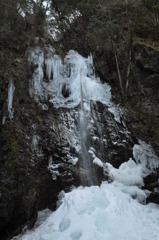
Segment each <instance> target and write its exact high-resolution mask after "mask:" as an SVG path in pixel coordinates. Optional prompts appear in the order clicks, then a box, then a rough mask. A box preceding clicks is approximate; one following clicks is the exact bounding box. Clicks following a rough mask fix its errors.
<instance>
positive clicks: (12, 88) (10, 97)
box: [8, 79, 15, 119]
mask: <svg viewBox="0 0 159 240" xmlns="http://www.w3.org/2000/svg"><path fill="white" fill-rule="evenodd" d="M14 91H15V86H14V84H13V80H12V79H10V80H9V86H8V112H9V118H10V119H12V118H13V108H12V105H13V94H14Z"/></svg>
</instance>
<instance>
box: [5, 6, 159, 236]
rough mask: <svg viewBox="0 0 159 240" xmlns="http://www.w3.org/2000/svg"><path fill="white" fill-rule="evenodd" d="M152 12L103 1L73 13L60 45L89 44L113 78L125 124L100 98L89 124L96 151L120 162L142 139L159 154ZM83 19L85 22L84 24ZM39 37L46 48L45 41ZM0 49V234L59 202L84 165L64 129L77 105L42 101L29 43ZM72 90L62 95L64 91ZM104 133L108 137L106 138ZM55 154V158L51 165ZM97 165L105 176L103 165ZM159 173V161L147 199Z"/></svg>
mask: <svg viewBox="0 0 159 240" xmlns="http://www.w3.org/2000/svg"><path fill="white" fill-rule="evenodd" d="M108 10H109V11H108ZM106 13H107V14H106ZM108 13H109V14H108ZM147 14H148V15H147ZM88 16H89V17H88ZM147 16H149V17H150V19H151V21H148V20H147ZM152 18H153V16H152V14H151V13H149V12H148V10H146V9H145V8H143V9H139V8H138V5H137V6H136V5H132V6H127V8H125V7H123V5H122V4H121V5H120V4H119V5H118V4H117V5H110V6H107V7H105V8H102V7H101V9H100V8H98V9H97V11H95V12H94V11H93V12H92V11H91V12H90V15H88V13H86V15H84V18H79V20H77V21H75V22H74V23H73V28H72V30H68V32H66V33H65V38H64V40H63V39H62V38H61V39H60V41H61V42H62V44H63V47H62V50H61V51H63V52H67V51H68V50H69V49H75V50H78V51H79V53H81V54H82V55H84V56H87V55H88V54H90V52H92V54H93V58H94V62H95V68H96V74H97V75H99V76H100V77H101V80H102V81H103V82H108V83H109V84H110V85H111V87H112V93H113V99H114V101H115V102H116V103H120V104H122V105H123V106H124V107H125V109H126V110H127V111H126V116H124V119H123V120H124V121H125V122H126V126H127V128H126V127H125V126H124V125H123V124H122V122H121V123H117V122H115V121H114V118H113V115H112V114H111V113H110V112H109V111H108V109H107V108H106V107H105V106H104V105H103V104H101V103H100V102H97V104H96V105H95V104H94V103H93V102H92V103H91V114H92V115H91V118H95V119H96V122H94V123H93V124H92V129H93V132H91V133H90V136H89V138H90V139H89V141H90V142H91V146H93V148H94V149H95V151H96V153H97V157H99V158H100V159H101V160H102V161H103V162H106V161H107V162H110V163H111V164H112V165H114V166H115V167H119V166H120V164H121V163H122V162H124V161H127V160H128V159H129V157H132V148H133V145H134V144H135V143H137V139H140V140H143V141H145V142H147V143H149V144H151V145H152V147H153V148H154V151H155V152H156V154H157V155H159V121H158V120H159V95H158V89H159V52H158V45H157V43H156V40H157V38H158V37H159V36H158V33H156V31H155V28H156V26H155V25H154V24H153V23H152ZM111 19H113V20H111ZM119 19H120V22H119ZM86 22H87V24H85V23H86ZM83 25H85V26H86V27H85V28H83V27H81V26H83ZM70 36H71V39H70ZM56 44H57V43H56ZM39 45H40V46H41V47H42V48H43V47H44V43H43V41H40V43H39ZM0 53H1V59H2V60H3V64H2V63H1V68H0V77H1V79H0V239H7V238H10V237H11V236H13V235H15V234H17V233H19V232H20V231H22V229H23V228H24V227H25V226H27V227H28V228H31V227H33V225H34V223H35V220H36V217H37V211H38V210H41V209H44V208H46V207H48V208H50V209H52V210H53V209H55V207H56V201H57V196H58V194H59V192H60V191H61V190H65V191H69V190H70V189H71V187H73V186H78V185H79V184H80V176H79V171H80V165H79V164H78V163H77V165H75V166H74V165H73V164H72V163H71V162H70V159H68V158H69V157H68V152H69V154H70V155H71V156H72V157H78V158H79V159H80V154H78V153H77V152H76V149H75V148H74V147H73V145H71V144H70V143H68V140H67V138H66V137H65V134H64V133H65V132H68V131H69V128H70V126H72V124H73V122H70V119H73V120H74V121H75V122H77V121H78V116H77V114H76V111H77V110H78V109H75V110H74V111H73V112H71V110H68V109H66V108H61V109H55V108H53V106H52V104H51V103H49V102H45V101H43V102H42V104H46V105H47V107H48V110H43V109H42V108H41V106H39V105H38V103H37V102H36V101H34V100H33V99H32V98H31V97H30V94H29V81H30V79H31V77H32V75H33V72H34V71H35V69H36V68H37V66H34V65H28V61H27V58H26V55H25V54H26V52H25V51H23V52H18V51H17V50H15V49H10V53H9V52H8V51H7V50H6V49H2V50H1V51H0ZM6 59H10V60H9V61H6ZM5 61H6V62H5ZM117 64H118V65H119V69H117ZM119 73H120V75H121V79H122V87H123V92H122V89H121V84H120V82H119ZM10 78H12V81H13V83H14V86H15V91H14V98H13V108H14V117H13V119H10V117H9V114H8V110H7V104H8V103H7V99H8V86H9V81H10ZM65 92H66V91H65ZM67 94H68V93H67V92H66V94H64V95H65V96H66V97H67ZM94 112H95V116H94V115H93V114H94ZM61 116H63V117H61ZM68 116H69V117H68ZM98 123H100V126H99V125H98ZM99 130H100V131H99ZM128 130H129V131H130V132H131V134H129V131H128ZM114 132H115V133H116V134H114V135H113V134H112V133H114ZM101 133H102V134H101ZM93 136H94V138H93ZM103 139H105V140H107V141H105V142H104V143H103ZM101 140H102V144H101ZM52 159H53V163H54V165H52V167H50V168H49V162H50V161H52ZM94 168H95V171H96V173H97V175H98V181H97V182H98V184H100V182H101V180H102V179H103V178H106V177H104V176H103V172H102V171H101V169H100V167H99V166H96V167H94ZM157 179H158V169H157V170H156V173H154V174H151V175H150V176H148V177H147V178H146V179H145V188H148V189H149V190H150V191H152V194H151V195H150V196H149V198H148V200H147V201H153V202H157V203H158V201H159V200H158V199H159V194H158V188H159V186H158V181H157Z"/></svg>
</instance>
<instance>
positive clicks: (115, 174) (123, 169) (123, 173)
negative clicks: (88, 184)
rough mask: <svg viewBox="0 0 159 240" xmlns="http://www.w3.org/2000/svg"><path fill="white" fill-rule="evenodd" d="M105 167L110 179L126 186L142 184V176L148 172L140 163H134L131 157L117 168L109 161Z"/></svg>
mask: <svg viewBox="0 0 159 240" xmlns="http://www.w3.org/2000/svg"><path fill="white" fill-rule="evenodd" d="M105 168H106V170H105V171H108V175H109V178H110V179H111V180H115V181H117V182H120V183H123V184H124V185H126V186H133V185H137V186H140V187H141V186H143V185H144V183H143V178H144V177H145V176H146V175H147V174H148V173H149V171H148V170H147V169H145V168H143V167H142V165H141V164H137V163H135V162H134V161H133V160H132V159H130V160H129V161H128V162H124V163H123V164H121V165H120V167H119V169H116V168H114V167H113V166H112V165H111V164H110V163H106V164H105Z"/></svg>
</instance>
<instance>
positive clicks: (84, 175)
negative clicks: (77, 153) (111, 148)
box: [79, 67, 96, 186]
mask: <svg viewBox="0 0 159 240" xmlns="http://www.w3.org/2000/svg"><path fill="white" fill-rule="evenodd" d="M82 72H83V69H82V67H81V70H80V94H81V103H80V107H79V132H80V139H81V164H80V177H81V184H82V185H83V186H91V185H94V184H96V178H95V175H94V171H93V167H92V163H91V157H90V155H89V153H88V150H89V149H90V135H89V132H88V129H87V126H88V123H87V117H86V113H85V109H84V94H83V89H82V77H84V76H83V74H82Z"/></svg>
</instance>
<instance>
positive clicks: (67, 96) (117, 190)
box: [14, 48, 159, 240]
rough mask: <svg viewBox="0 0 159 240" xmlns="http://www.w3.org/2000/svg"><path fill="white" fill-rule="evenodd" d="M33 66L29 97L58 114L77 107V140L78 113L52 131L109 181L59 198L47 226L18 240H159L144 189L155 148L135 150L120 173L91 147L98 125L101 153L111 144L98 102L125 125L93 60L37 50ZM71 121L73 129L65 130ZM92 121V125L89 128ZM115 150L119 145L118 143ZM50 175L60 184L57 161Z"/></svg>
mask: <svg viewBox="0 0 159 240" xmlns="http://www.w3.org/2000/svg"><path fill="white" fill-rule="evenodd" d="M30 61H31V62H34V64H35V63H36V64H37V66H38V67H37V69H36V71H35V72H34V75H33V79H32V81H31V83H30V94H31V96H32V97H34V98H35V100H36V101H38V102H39V103H40V104H43V100H45V99H49V100H50V102H52V103H53V106H54V107H56V108H59V107H65V108H72V109H74V107H77V106H78V119H79V123H78V124H79V128H80V131H79V135H80V136H77V135H76V124H75V122H74V116H75V115H76V114H77V112H75V111H74V110H72V113H66V114H65V115H62V114H61V118H62V119H63V124H60V123H58V124H57V125H58V127H57V126H55V125H56V123H53V125H52V129H53V130H55V131H56V130H58V131H59V134H62V136H61V137H63V138H65V139H66V141H67V142H69V145H70V146H73V147H75V148H76V151H77V152H80V151H81V152H82V153H83V158H86V159H87V160H88V159H89V156H91V159H92V161H93V163H94V164H96V165H98V166H99V167H100V168H103V171H104V172H105V174H107V175H108V177H109V183H108V182H103V183H102V185H101V186H100V187H99V186H91V187H85V188H84V187H79V188H77V189H73V190H72V191H71V192H70V193H66V194H65V193H64V192H62V193H61V194H60V195H59V196H60V197H59V204H58V209H57V210H56V211H55V212H53V213H52V214H51V215H50V213H49V214H48V212H47V211H46V216H47V217H48V216H49V217H48V218H47V219H46V220H45V212H43V213H40V216H42V219H44V220H45V221H44V222H42V221H43V220H41V221H40V223H39V220H38V223H37V224H36V225H35V228H34V229H33V230H32V231H27V232H26V233H25V234H24V235H19V236H17V237H15V238H14V240H39V239H41V240H106V239H107V240H134V239H135V240H150V239H153V240H159V237H158V236H159V228H158V222H159V209H158V206H157V205H155V204H148V205H144V203H145V199H146V197H147V196H148V194H149V191H147V190H142V189H141V187H142V186H143V185H144V180H143V178H144V177H145V176H146V175H147V174H149V173H150V172H151V171H152V170H153V169H155V168H156V167H158V166H159V160H158V158H157V157H156V155H155V153H154V152H153V150H152V148H151V147H150V146H149V145H147V144H146V143H144V142H142V141H139V144H135V146H134V148H133V157H134V160H133V159H129V160H128V161H127V162H125V163H123V164H122V165H121V166H120V167H119V169H116V168H114V167H113V166H112V165H111V164H110V163H106V164H105V163H103V162H102V161H101V160H100V159H99V158H98V157H97V156H96V154H95V149H93V148H92V147H91V146H89V143H88V142H87V138H88V136H89V129H91V127H92V126H93V123H94V121H96V122H97V124H96V126H97V129H98V131H99V136H98V137H97V136H93V137H92V138H93V140H94V141H96V140H99V138H100V137H101V139H102V141H100V142H101V146H100V148H101V149H102V147H103V146H102V144H103V142H106V141H107V139H104V138H103V136H102V132H101V128H100V126H98V117H97V116H96V110H97V107H98V106H97V104H96V101H99V102H101V103H103V104H105V105H106V106H107V107H108V108H109V111H110V112H111V113H113V115H114V119H115V120H116V121H117V122H120V114H121V113H122V111H121V110H120V109H119V108H117V107H116V106H115V105H114V104H113V103H112V101H111V91H110V90H111V89H110V86H109V85H107V84H102V83H101V82H100V80H99V79H98V78H96V77H95V74H94V69H93V59H92V56H91V55H90V56H89V57H88V58H83V57H82V56H81V55H79V54H78V53H77V52H75V51H72V50H71V51H69V53H68V54H67V56H66V57H65V59H64V61H63V62H62V60H61V59H60V57H59V56H57V55H56V54H55V52H54V51H53V50H51V53H50V55H47V56H45V57H44V54H43V52H42V50H41V49H40V48H36V49H34V51H32V54H31V55H30ZM44 68H45V70H46V77H45V78H47V79H45V81H44V80H43V79H44V74H43V70H44ZM46 80H47V81H46ZM91 107H92V108H91ZM90 109H91V110H92V111H91V110H90ZM93 109H95V110H93ZM66 119H67V122H68V123H69V126H71V127H70V128H67V126H66V125H65V124H64V123H65V122H66ZM87 119H89V120H90V122H89V124H88V121H87ZM112 134H113V133H112ZM34 138H35V137H34ZM35 140H36V138H35V139H34V141H33V142H34V144H33V146H34V147H33V149H37V141H35ZM80 140H81V146H80V144H79V142H80ZM113 144H114V145H116V144H118V143H117V142H116V141H114V142H113ZM68 159H69V161H70V162H72V164H73V165H74V164H76V162H77V161H78V158H73V157H72V156H71V155H69V153H68ZM85 164H86V165H87V164H88V165H89V162H87V161H86V162H85ZM86 167H88V166H86ZM48 170H49V171H50V172H51V174H52V178H53V180H54V181H55V180H56V179H57V177H58V176H59V172H58V164H54V162H53V157H52V156H50V157H49V164H48ZM83 171H84V169H83ZM87 173H88V172H87ZM40 219H41V218H40Z"/></svg>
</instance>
